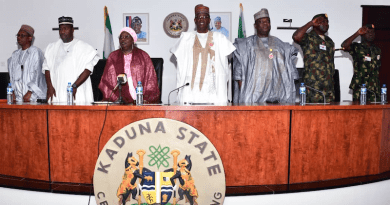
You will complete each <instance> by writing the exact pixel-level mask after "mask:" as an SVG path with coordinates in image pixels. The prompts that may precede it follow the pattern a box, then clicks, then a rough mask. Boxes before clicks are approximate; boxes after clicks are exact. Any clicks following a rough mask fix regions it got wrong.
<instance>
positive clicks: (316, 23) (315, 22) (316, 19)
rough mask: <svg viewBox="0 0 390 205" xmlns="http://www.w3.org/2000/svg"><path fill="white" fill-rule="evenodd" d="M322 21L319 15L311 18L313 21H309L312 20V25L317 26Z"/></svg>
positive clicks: (322, 18)
mask: <svg viewBox="0 0 390 205" xmlns="http://www.w3.org/2000/svg"><path fill="white" fill-rule="evenodd" d="M323 21H324V17H322V16H319V17H317V18H315V19H313V21H311V22H313V26H315V27H317V26H320V24H321V23H322V22H323Z"/></svg>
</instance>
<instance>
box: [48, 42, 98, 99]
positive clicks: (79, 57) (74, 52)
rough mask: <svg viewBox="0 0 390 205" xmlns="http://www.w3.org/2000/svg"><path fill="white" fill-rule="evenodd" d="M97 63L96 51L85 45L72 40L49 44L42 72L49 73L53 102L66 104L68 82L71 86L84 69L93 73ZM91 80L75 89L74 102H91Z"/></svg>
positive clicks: (88, 79)
mask: <svg viewBox="0 0 390 205" xmlns="http://www.w3.org/2000/svg"><path fill="white" fill-rule="evenodd" d="M98 61H99V56H98V54H97V51H96V50H95V49H94V48H93V47H92V46H90V45H88V44H87V43H85V42H83V41H81V40H78V39H73V40H72V41H71V42H70V43H63V41H62V40H61V39H59V40H58V41H56V42H54V43H51V44H49V45H48V46H47V48H46V50H45V61H44V62H43V66H42V72H43V73H45V71H46V70H48V71H50V77H51V82H52V84H53V87H54V89H55V91H56V95H57V96H54V95H53V102H66V100H67V92H66V88H67V86H68V82H70V83H71V84H73V83H74V82H75V81H76V80H77V79H78V77H79V76H80V74H81V73H82V72H84V70H85V69H88V70H90V71H91V73H92V71H93V67H94V66H95V65H96V63H97V62H98ZM93 101H94V100H93V91H92V84H91V78H87V80H86V81H85V82H84V83H83V84H82V85H80V86H79V87H78V88H77V92H76V100H75V102H85V103H90V102H93Z"/></svg>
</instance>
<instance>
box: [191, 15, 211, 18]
mask: <svg viewBox="0 0 390 205" xmlns="http://www.w3.org/2000/svg"><path fill="white" fill-rule="evenodd" d="M195 18H196V19H209V18H210V16H209V15H204V16H195Z"/></svg>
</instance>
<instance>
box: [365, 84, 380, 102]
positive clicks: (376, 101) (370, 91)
mask: <svg viewBox="0 0 390 205" xmlns="http://www.w3.org/2000/svg"><path fill="white" fill-rule="evenodd" d="M366 89H367V90H368V91H370V92H371V93H372V94H374V97H375V102H371V103H381V102H377V101H376V94H375V93H374V92H373V91H372V90H370V89H368V88H366Z"/></svg>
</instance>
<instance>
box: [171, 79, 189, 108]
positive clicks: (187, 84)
mask: <svg viewBox="0 0 390 205" xmlns="http://www.w3.org/2000/svg"><path fill="white" fill-rule="evenodd" d="M189 85H190V83H186V84H184V85H182V86H180V87H178V88H175V89H173V90H172V91H171V92H169V94H168V105H170V103H169V96H170V95H171V93H172V92H173V91H175V90H179V89H180V88H183V87H185V86H189Z"/></svg>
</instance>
